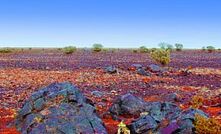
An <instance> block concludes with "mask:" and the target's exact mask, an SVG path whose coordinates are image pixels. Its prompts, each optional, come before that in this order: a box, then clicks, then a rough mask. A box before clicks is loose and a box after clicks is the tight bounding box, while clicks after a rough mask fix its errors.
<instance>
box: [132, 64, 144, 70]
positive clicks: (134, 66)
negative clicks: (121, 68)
mask: <svg viewBox="0 0 221 134" xmlns="http://www.w3.org/2000/svg"><path fill="white" fill-rule="evenodd" d="M131 67H132V68H135V69H139V68H142V67H143V66H142V65H141V64H132V65H131Z"/></svg>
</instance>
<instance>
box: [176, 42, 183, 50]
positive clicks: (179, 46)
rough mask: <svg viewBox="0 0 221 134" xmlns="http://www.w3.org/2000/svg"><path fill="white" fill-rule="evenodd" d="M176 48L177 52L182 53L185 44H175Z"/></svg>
mask: <svg viewBox="0 0 221 134" xmlns="http://www.w3.org/2000/svg"><path fill="white" fill-rule="evenodd" d="M175 47H176V50H177V51H182V49H183V44H180V43H176V44H175Z"/></svg>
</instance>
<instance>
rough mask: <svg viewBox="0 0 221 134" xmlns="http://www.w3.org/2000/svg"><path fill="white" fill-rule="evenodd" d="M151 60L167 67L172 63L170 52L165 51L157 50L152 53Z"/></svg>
mask: <svg viewBox="0 0 221 134" xmlns="http://www.w3.org/2000/svg"><path fill="white" fill-rule="evenodd" d="M150 56H151V58H152V59H153V60H154V61H155V62H157V63H160V64H161V65H163V66H165V65H167V64H169V62H170V51H169V50H165V49H157V50H155V51H153V52H151V53H150Z"/></svg>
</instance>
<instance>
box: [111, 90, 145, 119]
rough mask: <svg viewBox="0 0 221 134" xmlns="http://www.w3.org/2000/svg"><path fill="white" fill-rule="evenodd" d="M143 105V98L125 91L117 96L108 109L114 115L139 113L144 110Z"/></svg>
mask: <svg viewBox="0 0 221 134" xmlns="http://www.w3.org/2000/svg"><path fill="white" fill-rule="evenodd" d="M145 107H146V103H145V102H144V101H143V100H141V99H140V98H138V97H136V96H133V95H132V94H130V93H127V94H125V95H122V96H121V97H119V98H117V100H116V101H115V102H114V103H113V105H112V106H111V108H110V109H109V111H110V113H111V114H114V115H124V114H127V115H139V114H140V113H141V112H143V111H144V110H145Z"/></svg>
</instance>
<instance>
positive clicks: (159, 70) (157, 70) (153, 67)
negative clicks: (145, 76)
mask: <svg viewBox="0 0 221 134" xmlns="http://www.w3.org/2000/svg"><path fill="white" fill-rule="evenodd" d="M147 69H148V70H149V71H151V72H154V73H162V72H164V71H165V69H163V68H162V67H160V66H158V65H156V64H151V65H149V66H148V67H147Z"/></svg>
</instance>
